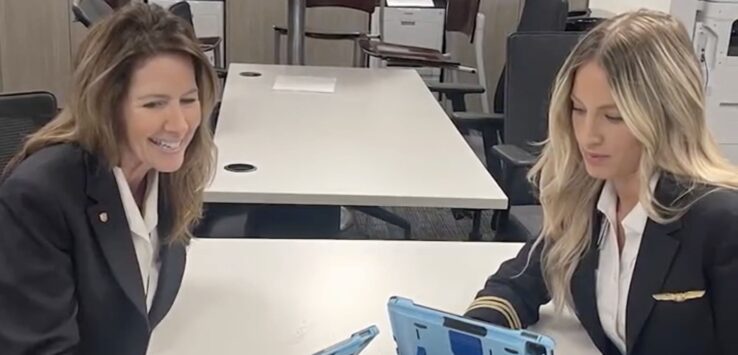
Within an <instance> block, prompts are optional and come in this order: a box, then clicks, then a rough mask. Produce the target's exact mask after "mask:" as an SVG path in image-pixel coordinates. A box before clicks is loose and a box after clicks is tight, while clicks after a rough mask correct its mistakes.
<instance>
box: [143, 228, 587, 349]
mask: <svg viewBox="0 0 738 355" xmlns="http://www.w3.org/2000/svg"><path fill="white" fill-rule="evenodd" d="M520 246H521V245H520V244H512V243H471V242H413V241H366V240H330V241H327V240H260V239H201V240H195V241H193V243H192V246H191V248H190V251H189V256H188V262H187V269H186V272H185V277H184V281H183V284H182V288H181V290H180V293H179V295H178V297H177V300H176V302H175V303H174V305H173V307H172V310H171V312H170V313H169V315H168V316H167V317H166V318H165V319H164V320H163V322H162V323H161V324H160V325H159V327H158V328H157V329H156V330H155V331H154V335H153V338H152V343H151V346H150V349H149V354H150V355H201V354H218V355H241V354H279V355H306V354H313V353H314V352H316V351H318V350H320V349H322V348H324V347H327V346H328V345H331V344H332V343H334V342H337V341H339V340H342V339H344V338H346V337H348V336H349V335H350V334H351V333H353V332H355V331H357V330H359V329H362V328H363V327H366V326H368V325H372V324H374V325H377V327H378V328H379V330H380V334H379V336H378V337H377V338H376V339H375V340H374V341H373V342H372V343H371V344H370V345H369V347H368V348H367V349H366V350H365V351H364V352H363V353H362V355H379V354H382V355H390V354H394V351H395V350H394V349H395V347H394V343H393V340H392V336H391V328H390V326H389V320H388V316H387V310H386V302H387V300H388V298H389V297H390V296H393V295H398V296H403V297H408V298H411V299H413V300H415V302H416V303H419V304H424V305H427V306H430V307H433V308H437V309H443V310H446V311H450V312H453V313H463V312H464V310H465V309H466V307H467V306H468V305H469V303H470V301H471V300H472V299H473V297H474V295H475V293H476V292H477V291H478V290H479V288H481V287H482V285H483V284H484V281H485V279H486V278H487V276H488V275H490V274H491V273H493V272H494V271H495V270H497V268H498V266H499V264H500V263H501V262H502V261H504V260H506V259H508V258H510V257H513V256H514V255H515V254H516V253H517V251H518V250H519V248H520ZM533 330H536V331H538V332H541V333H543V334H546V335H549V336H552V337H553V338H554V339H555V340H556V342H557V346H556V353H557V354H565V355H579V354H593V353H597V351H596V348H595V347H594V345H593V344H592V343H591V341H590V340H589V338H588V337H587V335H586V333H585V332H584V330H583V329H582V328H581V326H580V324H579V322H578V321H577V320H576V319H575V318H574V317H573V316H571V315H570V314H565V315H562V316H557V315H554V314H553V312H552V311H551V309H550V308H548V306H546V307H544V311H543V312H542V318H541V321H540V322H539V323H538V324H537V325H536V327H535V328H533Z"/></svg>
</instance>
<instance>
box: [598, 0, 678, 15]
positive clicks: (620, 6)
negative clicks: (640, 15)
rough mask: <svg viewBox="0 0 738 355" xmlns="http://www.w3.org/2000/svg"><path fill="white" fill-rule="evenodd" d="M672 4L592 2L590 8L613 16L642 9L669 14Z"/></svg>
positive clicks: (664, 1) (655, 1)
mask: <svg viewBox="0 0 738 355" xmlns="http://www.w3.org/2000/svg"><path fill="white" fill-rule="evenodd" d="M671 2H672V0H590V2H589V7H590V8H592V9H598V10H605V11H607V12H610V13H613V14H619V13H621V12H625V11H629V10H637V9H640V8H647V9H653V10H660V11H664V12H669V8H670V5H671Z"/></svg>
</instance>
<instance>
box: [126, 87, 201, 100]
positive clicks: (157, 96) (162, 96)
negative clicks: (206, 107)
mask: <svg viewBox="0 0 738 355" xmlns="http://www.w3.org/2000/svg"><path fill="white" fill-rule="evenodd" d="M196 92H198V89H197V88H192V89H190V90H189V91H187V92H186V93H184V95H182V96H187V95H192V94H194V93H196ZM147 99H169V95H162V94H150V95H143V96H139V97H138V98H137V100H147Z"/></svg>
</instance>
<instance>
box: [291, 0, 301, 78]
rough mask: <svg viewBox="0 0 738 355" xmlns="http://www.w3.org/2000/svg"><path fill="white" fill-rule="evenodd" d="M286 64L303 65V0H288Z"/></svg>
mask: <svg viewBox="0 0 738 355" xmlns="http://www.w3.org/2000/svg"><path fill="white" fill-rule="evenodd" d="M287 64H289V65H305V0H289V2H288V8H287Z"/></svg>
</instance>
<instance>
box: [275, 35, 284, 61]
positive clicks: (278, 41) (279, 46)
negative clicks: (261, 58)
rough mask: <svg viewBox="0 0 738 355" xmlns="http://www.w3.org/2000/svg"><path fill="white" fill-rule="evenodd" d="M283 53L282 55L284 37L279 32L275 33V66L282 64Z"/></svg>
mask: <svg viewBox="0 0 738 355" xmlns="http://www.w3.org/2000/svg"><path fill="white" fill-rule="evenodd" d="M281 53H282V35H281V34H280V33H279V31H274V64H282V63H281V61H282V60H281V58H280V57H281Z"/></svg>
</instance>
